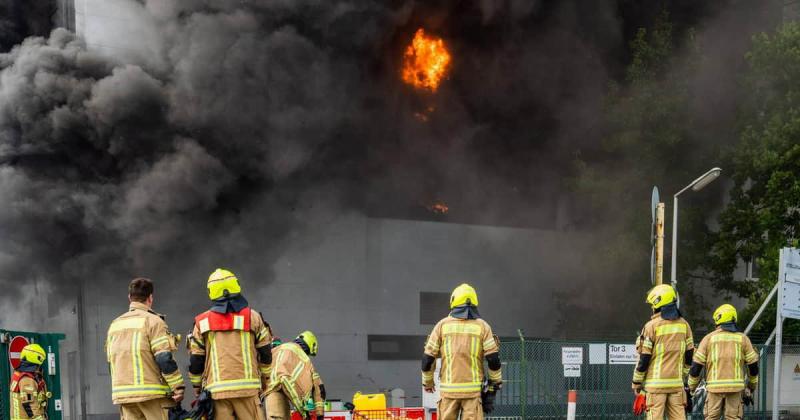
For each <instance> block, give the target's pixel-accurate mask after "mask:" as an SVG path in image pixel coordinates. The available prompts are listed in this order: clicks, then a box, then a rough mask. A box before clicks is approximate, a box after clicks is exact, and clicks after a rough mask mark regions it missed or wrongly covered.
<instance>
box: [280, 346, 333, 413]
mask: <svg viewBox="0 0 800 420" xmlns="http://www.w3.org/2000/svg"><path fill="white" fill-rule="evenodd" d="M317 349H318V344H317V337H316V336H315V335H314V333H312V332H311V331H304V332H302V333H300V335H298V336H297V338H295V339H294V341H293V342H290V343H284V344H281V345H279V346H277V347H275V348H274V349H273V350H272V374H271V375H270V381H269V388H268V389H267V415H268V416H269V417H270V419H274V420H289V419H290V418H291V415H290V411H289V410H290V408H291V406H294V408H295V410H296V411H297V412H298V413H301V415H302V416H303V418H306V419H311V420H322V419H323V418H324V416H325V406H324V404H325V385H323V384H322V379H321V378H320V376H319V374H318V373H317V371H316V369H314V365H313V364H312V363H311V358H310V357H309V356H311V357H314V356H316V355H317ZM312 415H314V416H315V417H316V418H314V417H312Z"/></svg>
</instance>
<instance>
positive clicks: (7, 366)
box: [0, 329, 65, 420]
mask: <svg viewBox="0 0 800 420" xmlns="http://www.w3.org/2000/svg"><path fill="white" fill-rule="evenodd" d="M15 337H24V338H25V339H27V340H28V342H29V343H37V344H39V345H40V346H42V347H43V348H44V349H45V351H47V360H46V361H45V363H44V365H42V371H43V373H44V380H45V382H46V383H47V390H48V391H50V392H51V393H52V394H53V397H52V398H51V399H50V401H48V403H47V418H48V419H49V420H61V419H62V418H63V411H62V409H63V404H62V399H61V371H60V368H61V360H60V358H59V352H58V346H59V341H61V340H63V339H64V338H65V336H64V334H54V333H34V332H23V331H8V330H2V329H0V420H8V419H9V418H11V405H10V404H11V401H10V399H11V393H10V392H9V389H8V387H9V384H10V382H11V373H12V372H13V368H12V367H11V361H10V357H9V356H10V355H9V345H10V344H11V342H12V340H13V339H14V338H15Z"/></svg>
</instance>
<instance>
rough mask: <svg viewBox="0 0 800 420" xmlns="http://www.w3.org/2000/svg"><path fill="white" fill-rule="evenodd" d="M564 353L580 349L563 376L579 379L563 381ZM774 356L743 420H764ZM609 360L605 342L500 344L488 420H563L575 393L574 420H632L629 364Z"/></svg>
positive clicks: (764, 361) (699, 413)
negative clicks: (576, 363) (498, 375)
mask: <svg viewBox="0 0 800 420" xmlns="http://www.w3.org/2000/svg"><path fill="white" fill-rule="evenodd" d="M593 344H594V345H593ZM610 344H617V343H610ZM564 348H567V349H581V350H580V353H582V354H581V355H580V358H581V360H580V363H581V364H580V367H579V368H577V369H578V370H579V372H577V371H576V370H575V368H574V367H573V369H571V371H570V372H567V373H566V374H572V375H575V374H578V373H579V376H576V377H566V376H565V368H564V365H563V363H562V356H563V351H564V350H563V349H564ZM600 349H602V350H600ZM590 350H592V353H593V354H592V355H590ZM784 351H785V352H790V353H791V352H798V353H800V346H798V347H796V348H791V347H790V346H784ZM773 352H774V350H773V348H766V349H764V354H765V355H767V357H763V358H762V361H761V369H760V371H761V375H760V378H759V381H760V383H761V384H762V386H760V389H759V391H758V393H757V394H758V395H756V397H755V406H754V407H749V408H748V409H747V410H746V413H745V418H747V419H761V418H764V419H767V418H769V414H770V413H769V412H768V410H769V406H768V404H767V397H766V389H767V387H766V386H763V385H764V384H766V383H767V382H768V381H769V377H770V374H771V372H768V370H769V369H767V358H768V355H771V354H773ZM568 353H572V356H573V357H574V356H575V353H576V352H575V351H574V350H572V351H570V350H568ZM608 356H609V354H608V344H607V343H587V342H553V341H530V340H525V341H523V340H515V341H507V342H503V343H502V345H501V359H502V360H503V370H504V372H503V376H504V386H503V389H502V390H501V391H500V393H498V395H497V400H496V404H495V411H494V412H492V414H491V417H492V418H500V419H503V418H505V419H507V420H519V419H525V420H527V419H563V418H566V411H567V410H566V406H567V392H568V391H569V390H571V389H574V390H576V391H577V392H578V404H577V414H576V417H577V418H581V419H628V418H635V416H633V414H632V413H631V409H632V405H633V393H632V392H631V388H630V387H631V376H632V373H633V369H634V365H633V364H610V363H609V358H608ZM691 418H692V419H702V409H699V410H697V411H696V412H695V414H694V415H693V416H691Z"/></svg>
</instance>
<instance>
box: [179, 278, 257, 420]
mask: <svg viewBox="0 0 800 420" xmlns="http://www.w3.org/2000/svg"><path fill="white" fill-rule="evenodd" d="M241 292H242V289H241V287H240V286H239V280H238V279H237V278H236V276H235V275H234V274H233V273H232V272H230V271H228V270H224V269H221V268H218V269H216V270H215V271H214V272H213V273H211V275H210V276H209V277H208V297H209V299H211V302H212V305H211V309H209V310H208V311H206V312H203V313H201V314H200V315H198V316H197V317H195V319H194V329H193V331H192V333H191V335H190V336H189V337H188V345H189V379H190V381H191V382H192V387H193V388H194V391H195V395H199V394H200V391H201V390H206V391H208V392H210V393H211V398H212V399H213V400H214V413H215V418H216V419H218V420H228V419H234V418H236V419H240V420H242V419H248V420H250V419H262V420H263V419H264V410H263V407H262V405H261V401H260V399H259V394H260V393H261V392H262V391H265V390H266V387H267V383H268V380H269V375H270V365H271V364H272V352H271V348H270V343H271V342H272V332H271V330H270V327H269V325H268V324H266V323H265V322H264V319H263V318H262V317H261V314H259V313H258V312H256V311H254V310H252V309H250V306H249V305H248V303H247V300H246V299H245V298H244V296H242V294H241Z"/></svg>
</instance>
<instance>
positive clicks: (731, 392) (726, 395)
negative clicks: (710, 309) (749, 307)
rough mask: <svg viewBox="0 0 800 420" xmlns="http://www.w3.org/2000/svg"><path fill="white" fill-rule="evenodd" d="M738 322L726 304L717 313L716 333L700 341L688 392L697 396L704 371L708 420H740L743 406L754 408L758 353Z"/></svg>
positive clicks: (715, 312) (733, 312) (715, 314)
mask: <svg viewBox="0 0 800 420" xmlns="http://www.w3.org/2000/svg"><path fill="white" fill-rule="evenodd" d="M736 320H737V313H736V308H734V307H733V306H732V305H729V304H724V305H722V306H720V307H719V308H717V310H716V311H714V324H716V326H717V329H716V330H714V331H712V332H711V333H709V334H708V335H706V336H705V337H703V340H702V341H700V345H699V346H698V348H697V352H696V353H695V354H694V361H693V363H692V368H691V369H690V370H689V388H690V389H691V390H692V392H694V390H695V389H696V388H697V386H698V384H699V383H700V373H701V372H702V371H703V368H705V380H706V391H707V395H706V405H705V407H704V409H703V412H704V413H705V418H706V419H714V420H718V419H719V418H720V417H721V416H722V415H723V414H724V418H725V420H734V419H741V418H742V415H743V411H744V410H743V407H742V404H743V403H744V404H748V405H750V404H753V392H755V390H756V387H757V386H758V352H756V350H755V348H753V343H751V342H750V339H749V338H747V336H746V335H744V334H743V333H741V332H739V331H738V330H737V328H736ZM745 366H747V374H748V375H747V376H748V379H747V382H746V383H747V385H746V386H745V375H744V371H745Z"/></svg>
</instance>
